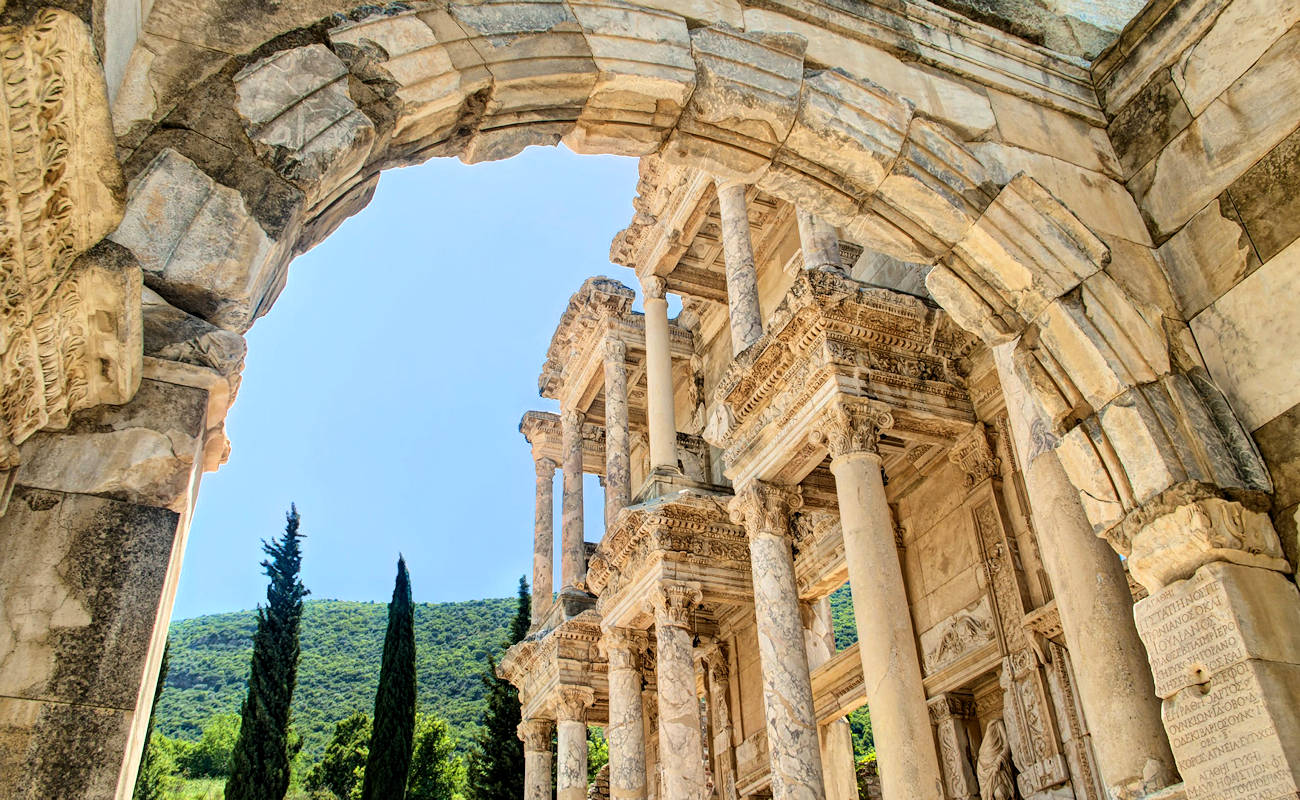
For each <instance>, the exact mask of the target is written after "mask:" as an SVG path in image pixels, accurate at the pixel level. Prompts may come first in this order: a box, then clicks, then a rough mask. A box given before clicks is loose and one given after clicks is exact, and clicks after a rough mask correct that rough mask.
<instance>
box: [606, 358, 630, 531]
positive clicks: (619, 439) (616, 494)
mask: <svg viewBox="0 0 1300 800" xmlns="http://www.w3.org/2000/svg"><path fill="white" fill-rule="evenodd" d="M631 502H632V461H631V442H630V437H629V434H628V427H627V345H626V344H624V343H623V342H622V341H621V340H619V339H615V338H613V337H610V338H608V339H606V340H605V527H606V529H608V528H609V527H610V524H611V523H613V521H614V517H616V516H618V512H619V511H621V510H622V509H623V508H625V507H626V506H628V505H629V504H630V503H631Z"/></svg>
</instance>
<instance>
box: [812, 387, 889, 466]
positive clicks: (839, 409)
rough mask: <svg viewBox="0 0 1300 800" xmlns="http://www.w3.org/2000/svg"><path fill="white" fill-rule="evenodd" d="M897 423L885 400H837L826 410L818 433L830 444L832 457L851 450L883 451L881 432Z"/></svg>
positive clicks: (865, 451) (837, 456) (859, 451)
mask: <svg viewBox="0 0 1300 800" xmlns="http://www.w3.org/2000/svg"><path fill="white" fill-rule="evenodd" d="M892 427H894V416H893V415H892V414H890V413H889V408H888V406H885V405H884V404H882V403H869V402H864V403H847V402H844V401H842V400H841V401H837V402H835V403H832V404H831V407H830V408H828V409H827V410H826V413H825V414H824V415H823V416H822V418H821V420H820V421H819V422H818V425H817V429H816V430H817V434H818V435H819V436H820V437H821V439H822V440H823V442H824V443H825V444H826V449H827V450H829V451H830V454H831V458H839V457H840V456H844V455H848V454H849V453H872V454H874V455H876V456H879V455H880V446H879V442H880V432H881V431H885V430H888V429H890V428H892Z"/></svg>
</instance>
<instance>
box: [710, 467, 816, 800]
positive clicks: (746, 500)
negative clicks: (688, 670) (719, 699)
mask: <svg viewBox="0 0 1300 800" xmlns="http://www.w3.org/2000/svg"><path fill="white" fill-rule="evenodd" d="M802 502H803V501H802V498H801V497H800V496H799V493H798V491H797V490H795V489H791V488H790V487H786V486H776V485H773V484H770V483H764V482H762V481H752V482H750V483H749V484H747V485H746V486H744V487H743V488H741V489H740V490H739V491H737V492H736V496H735V497H734V498H733V499H732V501H731V517H732V521H734V522H736V523H738V524H743V525H744V526H745V531H746V533H748V535H749V560H750V565H751V568H752V574H753V580H754V617H755V619H756V621H757V624H758V657H759V663H760V665H761V668H762V673H763V707H764V710H765V712H766V720H767V749H768V756H769V759H770V760H771V764H772V773H771V775H772V777H771V781H772V797H773V800H825V797H826V788H825V784H824V783H823V780H822V764H821V747H820V744H819V740H818V737H817V715H816V713H814V711H813V694H812V680H811V678H810V677H809V673H808V653H807V651H806V650H805V645H804V632H803V620H802V618H801V616H800V613H799V587H798V585H797V584H796V583H795V578H794V554H793V552H792V551H791V549H790V512H791V511H793V510H794V509H797V508H799V506H800V505H802Z"/></svg>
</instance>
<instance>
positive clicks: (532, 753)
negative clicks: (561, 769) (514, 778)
mask: <svg viewBox="0 0 1300 800" xmlns="http://www.w3.org/2000/svg"><path fill="white" fill-rule="evenodd" d="M553 730H554V727H553V726H552V724H551V722H550V720H542V719H526V720H524V721H523V722H521V723H520V724H519V738H520V739H522V740H523V741H524V800H551V761H552V758H553V756H552V755H551V733H552V731H553Z"/></svg>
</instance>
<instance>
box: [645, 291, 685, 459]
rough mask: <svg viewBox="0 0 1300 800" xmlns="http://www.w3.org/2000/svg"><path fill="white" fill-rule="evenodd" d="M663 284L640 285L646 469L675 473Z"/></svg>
mask: <svg viewBox="0 0 1300 800" xmlns="http://www.w3.org/2000/svg"><path fill="white" fill-rule="evenodd" d="M667 286H668V284H667V281H665V280H664V279H663V278H661V277H659V276H658V275H652V276H650V277H649V278H646V279H644V280H643V281H642V282H641V289H642V291H643V292H644V293H645V380H646V395H647V396H646V406H647V409H646V413H647V416H648V417H649V428H650V469H651V470H652V471H655V470H658V471H664V470H666V471H668V472H672V473H676V472H677V471H678V469H677V422H676V420H675V419H674V418H673V358H672V349H671V348H672V343H671V341H670V340H669V338H668V300H667V299H666V298H665V297H664V292H665V291H666V289H667Z"/></svg>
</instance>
